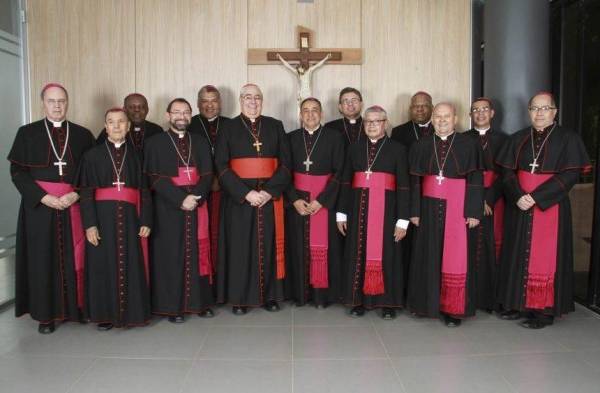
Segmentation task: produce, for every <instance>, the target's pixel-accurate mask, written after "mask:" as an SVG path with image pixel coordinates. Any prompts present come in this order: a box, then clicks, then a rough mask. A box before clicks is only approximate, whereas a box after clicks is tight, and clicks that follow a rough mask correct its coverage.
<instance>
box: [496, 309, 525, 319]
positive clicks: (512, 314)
mask: <svg viewBox="0 0 600 393" xmlns="http://www.w3.org/2000/svg"><path fill="white" fill-rule="evenodd" d="M498 318H500V319H504V320H505V321H514V320H517V319H521V313H520V312H519V311H517V310H508V311H503V312H501V313H500V314H499V315H498Z"/></svg>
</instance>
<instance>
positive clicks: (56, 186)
mask: <svg viewBox="0 0 600 393" xmlns="http://www.w3.org/2000/svg"><path fill="white" fill-rule="evenodd" d="M35 182H36V183H37V185H38V186H40V187H41V188H42V189H43V190H44V191H46V192H47V193H48V194H50V195H53V196H55V197H59V198H60V197H61V196H63V195H65V194H68V193H70V192H73V191H75V189H74V188H73V186H72V185H70V184H68V183H55V182H48V181H41V180H36V181H35ZM69 216H70V218H71V237H72V238H73V258H74V259H75V261H74V262H75V280H76V285H77V305H78V306H79V307H80V308H83V305H84V299H85V297H84V293H85V292H84V282H85V281H84V275H83V272H84V270H83V269H84V268H85V236H84V231H83V224H82V223H81V209H80V208H79V202H76V203H74V204H72V205H71V206H70V207H69Z"/></svg>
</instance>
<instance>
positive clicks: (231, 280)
mask: <svg viewBox="0 0 600 393" xmlns="http://www.w3.org/2000/svg"><path fill="white" fill-rule="evenodd" d="M262 102H263V95H262V92H261V91H260V89H259V87H258V86H256V85H254V84H247V85H245V86H243V87H242V89H241V91H240V107H241V110H242V113H241V114H240V115H239V116H237V117H235V118H233V119H231V120H229V121H227V122H225V124H223V128H222V130H221V131H220V132H219V135H218V136H217V148H216V152H215V163H216V170H217V173H218V176H219V181H220V182H221V186H222V187H223V191H224V192H223V195H222V198H223V199H222V202H221V222H220V227H219V249H218V251H219V257H218V261H219V263H218V267H217V279H218V283H217V292H218V299H217V301H218V302H219V303H230V304H231V305H232V306H233V309H232V311H233V313H234V314H237V315H241V314H245V313H246V312H247V310H248V307H260V306H264V307H265V309H266V310H267V311H278V310H279V303H278V302H279V301H281V300H282V299H283V296H284V288H283V280H284V278H285V274H286V273H285V257H284V244H285V238H284V221H283V209H284V208H283V196H282V194H283V191H284V190H285V189H286V187H287V186H288V184H289V182H290V179H291V173H290V169H289V168H290V150H289V145H288V139H287V136H286V135H285V131H284V129H283V124H282V123H281V121H279V120H277V119H274V118H272V117H268V116H263V115H262V114H261V113H262Z"/></svg>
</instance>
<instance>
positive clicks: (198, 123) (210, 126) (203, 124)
mask: <svg viewBox="0 0 600 393" xmlns="http://www.w3.org/2000/svg"><path fill="white" fill-rule="evenodd" d="M227 120H229V118H228V117H225V116H217V118H216V119H214V120H213V121H208V119H207V118H206V117H204V116H202V115H201V114H197V115H195V116H193V117H192V121H191V123H190V126H189V127H188V130H189V131H190V132H191V133H194V134H198V135H202V136H203V137H204V138H206V140H207V141H208V142H209V144H210V147H211V150H212V152H213V155H214V150H215V149H214V148H215V146H216V145H217V135H218V134H219V130H220V129H221V128H222V126H223V124H224V123H225V122H226V121H227Z"/></svg>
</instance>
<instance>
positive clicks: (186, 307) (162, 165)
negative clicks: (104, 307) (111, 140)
mask: <svg viewBox="0 0 600 393" xmlns="http://www.w3.org/2000/svg"><path fill="white" fill-rule="evenodd" d="M166 116H167V119H168V121H169V124H170V128H169V129H168V130H166V131H165V132H163V133H161V134H158V135H156V136H154V137H153V138H151V139H149V140H148V142H147V144H146V147H145V151H144V154H145V158H144V168H145V172H146V175H147V176H148V177H149V181H150V189H151V190H152V191H154V201H153V207H154V222H153V224H154V226H153V228H152V237H151V246H152V247H151V250H152V252H151V255H152V260H151V264H150V272H151V275H150V277H151V279H150V283H151V288H152V312H153V313H154V314H159V315H167V316H169V321H170V322H172V323H182V322H184V314H189V313H198V314H199V315H200V316H201V317H212V316H213V315H214V314H213V311H212V310H211V308H210V307H211V306H212V305H213V303H214V297H213V287H212V286H213V267H212V266H211V259H210V253H211V250H210V237H209V234H208V220H209V218H208V209H207V204H206V200H207V198H208V194H209V192H210V186H211V184H212V179H213V171H212V170H213V166H212V157H211V154H210V146H209V144H208V142H207V141H206V139H204V138H202V137H201V136H199V135H196V134H192V133H190V132H187V127H188V126H189V124H190V119H191V118H192V107H191V106H190V104H189V103H188V102H187V101H186V100H185V99H183V98H176V99H174V100H173V101H171V102H170V103H169V105H168V107H167V113H166Z"/></svg>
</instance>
